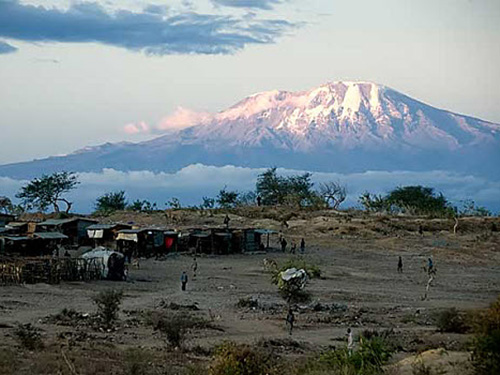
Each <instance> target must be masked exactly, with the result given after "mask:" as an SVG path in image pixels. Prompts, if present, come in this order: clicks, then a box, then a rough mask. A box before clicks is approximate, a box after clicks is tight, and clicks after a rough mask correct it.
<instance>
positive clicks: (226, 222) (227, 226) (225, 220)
mask: <svg viewBox="0 0 500 375" xmlns="http://www.w3.org/2000/svg"><path fill="white" fill-rule="evenodd" d="M230 220H231V219H230V218H229V215H228V214H226V217H225V218H224V225H225V226H226V229H229V221H230Z"/></svg>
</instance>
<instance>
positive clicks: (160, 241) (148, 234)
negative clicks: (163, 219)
mask: <svg viewBox="0 0 500 375" xmlns="http://www.w3.org/2000/svg"><path fill="white" fill-rule="evenodd" d="M178 235H179V234H178V233H177V232H176V231H173V230H168V229H164V228H141V229H123V230H120V231H118V236H117V238H116V239H117V249H118V251H120V252H121V253H123V254H125V257H126V258H128V259H130V257H132V256H133V257H150V256H155V257H159V256H161V255H164V254H166V253H168V252H171V251H177V243H178Z"/></svg>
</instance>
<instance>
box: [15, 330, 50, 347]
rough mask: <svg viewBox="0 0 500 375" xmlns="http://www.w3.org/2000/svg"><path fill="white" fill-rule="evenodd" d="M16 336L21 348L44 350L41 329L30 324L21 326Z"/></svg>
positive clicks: (16, 331)
mask: <svg viewBox="0 0 500 375" xmlns="http://www.w3.org/2000/svg"><path fill="white" fill-rule="evenodd" d="M14 335H15V336H16V338H17V340H18V341H19V343H20V344H21V346H22V347H23V348H25V349H28V350H40V349H43V347H44V344H43V341H42V335H41V334H40V329H38V328H36V327H34V326H32V325H31V324H30V323H28V324H19V325H18V326H17V328H16V329H15V331H14Z"/></svg>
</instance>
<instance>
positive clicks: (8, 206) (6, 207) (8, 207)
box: [0, 197, 12, 213]
mask: <svg viewBox="0 0 500 375" xmlns="http://www.w3.org/2000/svg"><path fill="white" fill-rule="evenodd" d="M1 211H3V212H4V213H9V212H11V211H12V202H11V200H10V199H9V198H7V197H0V212H1Z"/></svg>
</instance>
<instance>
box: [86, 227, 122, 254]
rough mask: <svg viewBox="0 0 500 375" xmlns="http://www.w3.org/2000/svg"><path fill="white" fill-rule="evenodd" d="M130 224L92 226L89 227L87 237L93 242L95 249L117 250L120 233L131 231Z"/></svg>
mask: <svg viewBox="0 0 500 375" xmlns="http://www.w3.org/2000/svg"><path fill="white" fill-rule="evenodd" d="M131 228H132V225H129V224H92V225H90V226H89V227H87V236H88V237H89V239H91V240H92V241H93V245H94V247H98V246H103V247H106V248H108V249H114V250H116V248H117V244H116V240H117V238H118V233H119V232H120V231H121V230H124V229H131Z"/></svg>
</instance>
